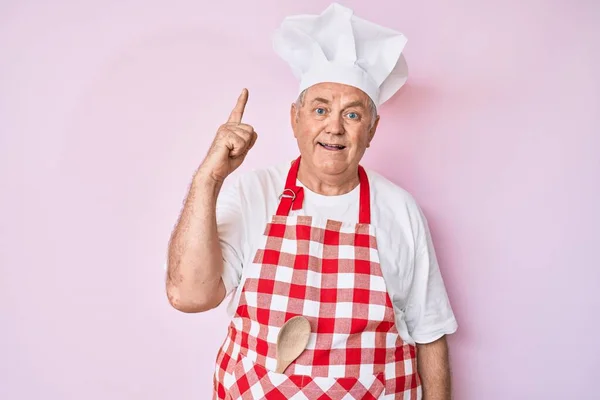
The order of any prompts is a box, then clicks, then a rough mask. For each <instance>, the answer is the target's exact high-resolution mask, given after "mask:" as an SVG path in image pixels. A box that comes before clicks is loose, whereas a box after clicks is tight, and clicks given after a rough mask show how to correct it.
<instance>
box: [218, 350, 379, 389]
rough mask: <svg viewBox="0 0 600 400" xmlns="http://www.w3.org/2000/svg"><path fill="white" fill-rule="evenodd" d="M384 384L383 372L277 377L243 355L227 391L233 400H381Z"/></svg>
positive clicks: (280, 375) (277, 375)
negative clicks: (347, 399) (300, 397)
mask: <svg viewBox="0 0 600 400" xmlns="http://www.w3.org/2000/svg"><path fill="white" fill-rule="evenodd" d="M384 382H385V379H384V374H383V372H380V373H378V374H374V375H365V376H360V377H341V378H332V377H326V376H322V377H321V376H309V375H285V374H278V373H276V372H272V371H269V370H267V369H266V368H265V367H263V366H262V365H258V364H255V363H254V362H253V361H252V360H250V359H249V358H247V357H245V356H243V355H241V354H240V356H239V359H238V362H237V364H236V366H235V368H234V370H233V383H232V385H231V387H229V388H228V391H229V395H230V396H231V398H233V399H259V398H267V399H269V398H286V399H290V398H292V396H294V395H296V394H298V393H302V394H304V395H305V396H306V397H308V398H309V399H317V398H319V397H321V396H323V395H325V394H326V395H327V396H329V397H331V398H342V397H344V395H346V394H350V395H351V396H352V398H354V399H362V398H363V397H365V396H367V394H369V395H370V397H371V396H372V397H373V398H378V397H379V396H380V395H381V394H382V393H383V390H384V389H385V386H384Z"/></svg>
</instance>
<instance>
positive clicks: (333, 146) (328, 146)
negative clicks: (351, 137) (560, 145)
mask: <svg viewBox="0 0 600 400" xmlns="http://www.w3.org/2000/svg"><path fill="white" fill-rule="evenodd" d="M318 143H319V146H321V147H324V148H325V149H327V150H331V151H340V150H344V149H345V148H346V146H342V145H341V144H327V143H321V142H318Z"/></svg>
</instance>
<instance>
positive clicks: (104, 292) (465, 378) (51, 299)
mask: <svg viewBox="0 0 600 400" xmlns="http://www.w3.org/2000/svg"><path fill="white" fill-rule="evenodd" d="M343 4H345V5H346V6H349V7H351V8H354V10H355V12H356V13H357V14H358V15H359V16H361V17H364V18H366V19H369V20H373V21H376V22H378V23H380V24H383V25H386V26H389V27H392V28H394V29H397V30H400V31H402V32H403V33H404V34H406V36H407V37H408V39H409V41H408V45H407V47H406V51H405V54H406V57H407V60H408V64H409V68H410V78H409V83H408V84H407V85H406V86H405V87H404V88H403V89H402V90H401V92H400V93H399V94H398V95H396V96H395V97H394V98H393V99H392V100H391V101H390V102H389V103H387V104H385V105H384V107H382V108H381V109H380V114H381V117H382V121H381V124H380V129H379V130H378V132H377V135H376V138H375V141H374V142H373V146H372V147H371V148H370V149H369V150H368V152H367V154H366V156H365V158H364V163H363V164H364V165H365V166H366V167H368V168H372V169H374V170H376V171H379V172H380V173H382V174H383V175H385V176H387V177H388V178H390V179H391V180H393V181H394V182H395V183H397V184H398V185H400V186H402V187H404V188H405V189H407V190H408V191H410V192H411V193H412V194H413V195H414V196H415V198H416V199H417V201H418V202H419V204H420V205H421V206H422V208H423V209H424V212H425V214H426V215H427V218H428V220H429V222H430V225H431V229H432V232H433V236H434V240H435V244H436V249H437V252H438V256H439V260H440V264H441V268H442V273H443V276H444V278H445V280H446V284H447V287H448V292H449V295H450V297H451V301H452V304H453V306H454V309H455V312H456V316H457V318H458V321H459V325H460V327H459V330H458V332H457V333H456V334H455V335H453V336H452V337H450V339H449V342H450V346H451V357H452V370H453V382H454V392H455V398H456V399H458V400H482V399H485V400H506V399H511V400H520V399H527V400H531V399H540V400H541V399H544V400H551V399H578V400H592V399H598V398H600V394H598V386H597V383H598V378H600V361H599V360H600V346H599V344H598V338H597V332H598V330H599V328H600V324H599V323H598V315H599V312H598V309H599V308H600V295H599V290H598V284H599V283H600V272H599V271H600V262H599V261H598V253H597V251H598V248H600V239H599V237H600V235H599V233H598V226H599V224H600V213H599V211H598V204H600V201H599V200H600V156H599V153H600V134H599V132H600V117H599V116H600V99H599V97H600V78H598V65H599V64H600V56H599V55H598V54H599V53H600V43H599V38H600V28H599V25H598V24H597V21H598V18H599V17H600V5H599V4H600V3H598V2H597V1H593V0H588V1H585V0H579V1H567V0H563V1H558V0H554V1H552V0H550V1H542V0H531V1H517V0H505V1H481V0H478V1H475V0H458V1H453V2H447V1H441V0H434V1H427V2H423V1H414V0H411V1H409V0H403V1H398V0H387V1H382V0H372V1H368V2H367V1H346V2H344V3H343ZM328 5H329V3H328V2H326V1H316V0H310V1H275V0H271V1H267V0H262V1H241V0H240V1H218V2H208V1H201V0H196V1H183V0H181V1H179V0H170V1H166V0H163V1H161V0H144V1H142V0H126V1H125V0H119V1H116V0H103V1H99V0H97V1H75V0H72V1H66V0H54V1H37V2H36V1H24V0H23V1H6V0H3V1H1V2H0V235H1V236H0V239H1V241H0V267H1V270H0V273H1V275H0V398H1V399H3V400H4V399H5V400H16V399H19V400H20V399H51V400H60V399H77V400H79V399H85V400H105V399H113V400H121V399H123V400H125V399H128V400H130V399H143V400H162V399H181V400H186V399H190V400H191V399H209V398H210V394H211V388H212V372H213V365H214V358H215V355H216V352H217V350H218V347H219V345H220V344H221V342H222V340H223V339H224V337H225V334H226V328H227V323H228V319H227V317H226V315H225V310H224V307H221V308H219V309H216V310H213V311H211V312H208V313H206V314H200V315H198V314H196V315H189V314H183V313H180V312H177V311H176V310H174V309H173V308H171V307H170V306H169V304H168V302H167V299H166V296H165V293H164V274H165V271H164V264H165V257H166V246H167V240H168V238H169V235H170V232H171V229H172V227H173V224H174V223H175V220H176V218H177V216H178V214H179V211H180V208H181V205H182V201H183V198H184V196H185V193H186V191H187V187H188V184H189V180H190V177H191V174H192V173H193V171H194V170H195V168H196V167H197V166H198V164H199V163H200V162H201V161H202V159H203V157H204V155H205V152H206V150H207V147H208V146H209V144H210V142H211V139H212V137H213V135H214V133H215V131H216V129H217V127H218V126H219V125H220V124H221V123H223V122H225V120H226V118H227V116H228V114H229V112H230V110H231V108H232V107H233V106H234V104H235V101H236V99H237V96H238V94H239V93H240V91H241V89H242V88H243V87H247V88H248V89H249V91H250V99H249V102H248V106H247V109H246V110H247V112H246V114H245V116H244V121H245V122H247V123H249V124H252V125H253V126H254V127H255V129H256V130H257V132H259V135H260V137H259V140H258V142H257V143H256V146H255V148H254V149H253V150H252V152H251V153H250V154H249V156H248V158H247V160H246V162H245V164H243V166H242V167H241V169H240V172H244V171H248V170H250V169H252V168H260V167H263V166H266V165H269V164H271V163H274V162H281V161H283V160H287V159H292V158H293V157H296V156H297V150H296V144H295V142H294V140H293V136H292V134H291V130H290V126H289V114H288V111H289V107H290V104H291V102H292V101H293V100H294V99H295V97H296V94H297V91H296V87H297V82H296V81H295V80H294V78H293V76H292V73H291V71H290V70H289V68H288V66H287V65H286V64H285V63H284V62H283V61H281V60H280V59H279V58H278V57H277V56H276V55H275V53H274V52H273V51H272V47H271V34H272V32H273V30H274V29H275V28H276V27H277V26H278V25H279V23H280V22H281V20H282V19H283V18H284V17H285V16H287V15H291V14H298V13H313V14H314V13H320V12H321V11H322V10H324V9H325V8H326V7H327V6H328Z"/></svg>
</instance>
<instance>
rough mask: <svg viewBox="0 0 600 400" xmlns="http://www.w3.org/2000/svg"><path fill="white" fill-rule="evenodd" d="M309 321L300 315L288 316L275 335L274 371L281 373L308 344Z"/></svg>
mask: <svg viewBox="0 0 600 400" xmlns="http://www.w3.org/2000/svg"><path fill="white" fill-rule="evenodd" d="M309 337H310V322H308V320H307V319H306V318H304V317H302V316H296V317H293V318H290V319H289V320H288V321H287V322H286V323H285V324H283V326H282V327H281V330H280V331H279V334H278V335H277V368H276V369H275V372H277V373H279V374H283V372H284V371H285V370H286V368H287V367H288V366H289V365H290V364H291V363H292V362H293V361H294V360H295V359H296V358H298V356H299V355H300V354H302V352H303V351H304V349H305V348H306V345H307V344H308V339H309Z"/></svg>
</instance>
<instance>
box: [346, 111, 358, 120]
mask: <svg viewBox="0 0 600 400" xmlns="http://www.w3.org/2000/svg"><path fill="white" fill-rule="evenodd" d="M348 117H349V118H350V119H357V118H358V114H357V113H355V112H351V113H348Z"/></svg>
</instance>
